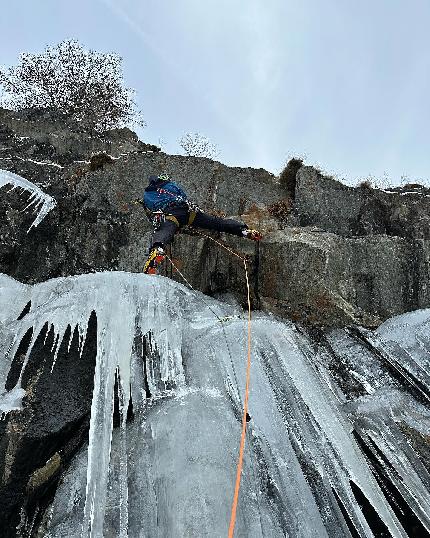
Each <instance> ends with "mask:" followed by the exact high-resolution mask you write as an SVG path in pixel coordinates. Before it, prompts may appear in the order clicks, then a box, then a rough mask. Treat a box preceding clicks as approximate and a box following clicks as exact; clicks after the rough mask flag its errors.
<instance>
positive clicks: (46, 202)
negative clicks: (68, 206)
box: [0, 170, 56, 232]
mask: <svg viewBox="0 0 430 538" xmlns="http://www.w3.org/2000/svg"><path fill="white" fill-rule="evenodd" d="M6 185H11V189H10V190H14V189H21V190H22V191H27V192H29V193H30V197H29V199H28V204H27V206H26V207H25V209H24V210H27V209H30V208H31V209H33V211H35V212H37V215H36V218H35V219H34V221H33V223H32V224H31V226H30V228H29V229H28V230H27V231H28V232H29V231H30V230H31V229H32V228H33V227H34V228H35V227H36V226H38V225H39V224H40V223H41V222H42V220H43V219H44V218H45V217H46V215H47V214H48V213H49V212H50V211H51V209H53V208H54V207H55V206H56V201H55V200H54V198H52V196H49V194H46V193H45V192H43V191H42V189H40V188H39V187H37V186H36V185H34V183H31V181H28V180H27V179H25V178H23V177H21V176H19V175H18V174H14V173H13V172H9V171H7V170H0V188H1V187H3V186H6Z"/></svg>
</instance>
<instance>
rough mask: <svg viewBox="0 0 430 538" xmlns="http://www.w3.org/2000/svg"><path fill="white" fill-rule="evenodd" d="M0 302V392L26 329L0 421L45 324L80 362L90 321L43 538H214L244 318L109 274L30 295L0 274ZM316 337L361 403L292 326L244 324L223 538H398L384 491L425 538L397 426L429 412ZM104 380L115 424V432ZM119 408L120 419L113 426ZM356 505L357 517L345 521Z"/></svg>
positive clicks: (417, 467)
mask: <svg viewBox="0 0 430 538" xmlns="http://www.w3.org/2000/svg"><path fill="white" fill-rule="evenodd" d="M0 291H1V292H2V293H1V295H0V302H1V303H0V306H1V307H2V308H1V311H0V312H1V318H0V323H1V325H0V328H2V331H1V332H0V337H1V339H2V340H3V341H2V342H1V344H2V345H1V349H2V350H7V351H6V353H4V354H3V356H1V357H0V360H1V363H0V364H1V368H2V376H3V379H4V378H5V377H6V375H7V371H8V368H9V366H10V363H11V360H12V358H13V357H14V354H15V352H16V350H17V349H18V346H19V343H20V341H21V339H22V338H23V336H24V335H25V334H26V332H27V330H28V329H29V328H30V327H33V329H34V330H33V337H32V341H31V343H30V346H29V350H28V351H27V355H26V358H25V360H24V363H23V366H22V371H21V375H20V377H19V380H18V382H17V384H16V386H15V388H14V389H12V391H9V392H8V393H6V394H4V395H3V399H2V409H3V410H4V411H7V410H8V409H10V408H11V404H10V401H9V400H10V399H11V398H12V400H13V404H14V405H13V407H14V408H16V407H17V405H16V397H17V395H18V396H19V394H20V392H19V391H22V388H21V379H22V374H23V371H24V369H25V367H26V365H27V362H28V360H29V357H30V352H31V348H32V346H33V344H34V342H35V340H36V338H37V335H38V334H39V333H40V331H41V330H42V328H43V327H44V326H45V324H46V323H48V324H49V326H51V327H52V328H53V329H54V331H55V333H56V335H57V338H56V339H54V342H55V347H56V348H57V349H58V346H59V345H60V343H61V341H62V339H63V337H64V334H65V332H66V329H67V327H68V325H70V326H71V328H72V333H73V328H74V327H77V328H78V331H79V334H80V346H81V349H82V348H83V345H84V342H85V339H86V334H87V324H88V320H89V318H90V315H91V313H92V312H95V314H96V316H97V357H96V367H95V377H94V392H93V399H92V408H91V422H90V433H89V444H88V450H87V456H86V457H85V455H84V453H83V452H81V453H80V454H79V455H78V456H77V458H76V459H75V461H74V462H73V463H72V465H71V467H70V469H69V470H68V472H67V474H66V476H65V477H64V479H63V481H62V483H61V484H60V486H59V489H58V491H57V494H56V497H55V499H54V502H53V504H52V506H51V508H50V516H49V525H48V529H47V531H46V534H45V536H46V537H47V538H59V537H63V536H79V535H81V536H91V537H100V536H106V537H110V536H112V537H117V536H118V537H126V536H130V537H134V536H141V537H148V538H149V537H156V536H160V537H161V536H163V537H164V536H166V537H170V536H172V537H173V536H175V537H176V536H196V537H197V536H199V537H203V536H217V537H218V536H226V535H227V529H228V522H229V516H230V506H231V501H232V498H233V488H234V480H235V472H236V463H237V454H238V446H239V439H240V427H241V424H240V417H241V412H242V411H241V410H242V408H243V402H242V398H243V391H244V381H245V368H246V342H247V332H246V317H245V316H242V313H241V312H240V310H239V309H238V307H236V306H231V305H226V304H223V303H220V302H218V301H215V300H213V299H210V298H208V297H205V296H204V295H202V294H198V293H193V292H191V291H190V290H188V289H187V288H185V287H184V286H182V285H180V284H177V283H175V282H173V281H171V280H168V279H165V278H163V277H153V276H146V275H141V274H131V273H121V272H117V273H115V272H104V273H96V274H91V275H82V276H77V277H68V278H59V279H54V280H50V281H47V282H45V283H42V284H37V285H34V286H23V285H21V284H19V283H17V282H16V281H14V280H13V279H10V278H8V277H5V276H2V277H1V279H0ZM29 301H31V307H30V310H29V312H28V314H27V315H25V316H24V317H22V319H20V320H19V321H17V313H19V312H20V311H22V309H23V308H24V307H25V305H26V304H27V303H28V302H29ZM417 328H421V324H419V323H417V324H416V327H415V329H417ZM329 339H330V346H331V349H337V352H338V354H339V357H342V356H348V360H349V361H350V362H349V366H350V367H351V369H352V370H353V371H354V379H355V380H357V379H362V380H363V385H362V389H363V394H362V396H360V397H358V398H356V399H352V398H351V397H350V396H349V395H348V394H346V393H345V392H343V391H342V387H341V385H336V383H335V382H334V380H333V378H332V377H330V372H329V369H328V368H327V362H326V360H325V359H326V357H324V356H323V355H322V354H321V352H316V351H315V347H314V346H313V344H312V341H311V339H310V338H309V337H308V336H307V335H306V334H305V333H303V332H300V331H298V329H297V328H296V327H295V326H294V325H293V324H292V323H289V322H281V321H278V320H276V319H274V318H272V317H270V316H266V315H262V314H260V315H255V316H254V319H253V321H252V342H253V343H252V373H251V393H250V401H249V412H250V415H251V421H250V422H249V425H248V437H247V442H246V450H245V464H244V470H243V478H242V485H241V493H240V502H239V508H238V519H237V524H236V534H235V535H236V536H247V537H262V536H271V537H283V536H286V535H288V536H295V537H309V536H318V537H320V536H321V537H322V536H330V537H339V538H340V537H344V536H349V535H350V533H352V532H353V531H352V529H354V532H355V535H358V536H365V537H370V536H373V535H374V534H375V528H376V527H377V528H378V529H380V528H383V529H385V532H386V533H387V534H390V535H392V536H394V537H402V536H407V532H406V530H405V528H404V525H405V522H404V521H403V520H402V514H404V513H405V510H406V509H403V512H402V511H399V510H398V509H397V508H398V502H397V499H396V502H397V504H396V502H394V503H393V502H392V491H391V490H390V487H391V486H389V484H391V485H392V490H393V491H394V490H395V491H396V492H398V494H399V495H400V497H401V498H402V499H403V500H404V501H405V503H406V506H407V507H408V509H409V510H410V511H411V513H412V514H413V515H414V517H415V518H416V519H417V525H418V527H417V528H418V529H420V530H424V532H425V530H426V529H427V531H429V529H430V495H429V490H428V485H429V484H430V479H429V475H428V472H427V470H426V469H425V468H424V466H423V465H422V463H421V462H420V461H419V458H418V457H417V455H416V454H415V452H414V451H413V450H412V448H411V447H410V446H409V445H408V443H407V442H406V440H405V438H404V437H403V436H402V433H401V431H400V429H399V426H398V423H399V422H400V421H401V420H403V419H404V415H408V416H410V417H412V419H413V420H416V421H420V422H421V424H422V426H421V427H422V428H423V430H425V429H426V428H428V431H429V432H430V418H429V412H428V409H427V408H426V407H424V406H422V405H421V404H420V403H419V402H417V401H415V400H414V399H413V397H412V396H410V395H409V394H407V393H405V392H404V391H402V390H401V387H399V386H398V384H396V381H395V380H394V379H393V378H391V377H390V375H389V374H388V373H387V372H386V371H385V370H384V369H383V368H382V366H381V364H379V363H378V361H375V360H372V357H373V356H372V354H371V352H370V351H369V349H368V346H367V347H365V346H362V345H361V343H360V342H359V341H358V340H357V339H354V338H353V336H351V335H348V334H347V333H346V332H345V331H334V332H333V333H332V334H331V335H329ZM347 350H348V351H347ZM417 360H418V361H420V360H421V358H418V359H417ZM52 368H55V353H54V361H53V364H52ZM116 372H117V373H118V376H119V380H120V383H119V387H120V388H119V399H120V416H121V425H120V428H117V429H115V430H114V429H113V427H112V414H113V401H114V383H115V375H116ZM355 382H357V381H355ZM14 391H15V392H14ZM3 392H4V391H3ZM148 393H149V394H150V396H148ZM130 397H131V399H132V402H133V410H134V419H133V421H132V422H128V423H127V421H126V419H127V409H128V404H129V400H130ZM406 409H407V413H406V411H405V410H406ZM426 431H427V430H426ZM372 454H373V455H372ZM85 469H86V470H85ZM363 499H364V500H365V501H366V502H367V504H368V505H370V507H371V508H372V509H371V510H370V511H369V510H365V509H364V508H363V509H362V508H360V505H361V506H363ZM366 502H365V503H364V505H366ZM372 510H373V512H372ZM369 514H370V515H369ZM372 514H373V515H372ZM374 514H376V515H374ZM375 525H376V527H375Z"/></svg>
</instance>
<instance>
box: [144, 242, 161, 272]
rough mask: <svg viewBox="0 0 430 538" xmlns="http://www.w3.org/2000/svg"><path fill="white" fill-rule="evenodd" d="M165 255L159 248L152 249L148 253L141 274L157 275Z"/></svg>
mask: <svg viewBox="0 0 430 538" xmlns="http://www.w3.org/2000/svg"><path fill="white" fill-rule="evenodd" d="M165 257H166V253H165V252H164V250H163V249H162V248H161V247H154V248H152V249H151V252H150V253H149V256H148V259H147V260H146V262H145V265H144V266H143V272H144V273H146V274H147V275H157V274H158V267H159V266H160V264H161V263H162V262H163V261H164V258H165Z"/></svg>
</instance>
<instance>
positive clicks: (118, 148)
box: [0, 110, 430, 326]
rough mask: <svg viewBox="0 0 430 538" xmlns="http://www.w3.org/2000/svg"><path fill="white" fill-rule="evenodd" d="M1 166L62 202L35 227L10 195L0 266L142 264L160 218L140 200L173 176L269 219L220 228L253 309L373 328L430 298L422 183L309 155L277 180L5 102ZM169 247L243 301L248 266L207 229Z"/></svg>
mask: <svg viewBox="0 0 430 538" xmlns="http://www.w3.org/2000/svg"><path fill="white" fill-rule="evenodd" d="M105 154H107V155H105ZM0 163H1V167H2V168H3V169H6V170H10V171H13V172H16V173H18V174H20V175H22V176H23V177H25V178H27V179H29V180H31V181H33V182H35V183H36V184H38V185H41V186H43V187H44V189H45V190H46V192H48V193H49V194H51V195H52V196H53V197H54V198H55V199H56V200H57V204H58V205H57V208H56V209H55V211H53V212H52V213H51V214H50V215H49V216H48V218H46V219H45V221H44V222H43V223H42V225H41V226H40V227H39V228H37V229H34V230H32V231H31V232H30V233H29V234H26V230H27V228H28V226H27V221H28V220H29V219H30V218H31V215H29V214H25V213H21V211H20V210H21V209H22V208H23V203H24V202H23V200H19V199H18V195H17V194H15V193H6V192H3V193H2V196H1V199H0V204H1V205H0V210H1V213H2V215H4V218H3V219H2V220H1V223H0V237H1V245H0V249H1V250H0V271H2V272H4V273H6V274H8V275H11V276H13V277H15V278H17V279H19V280H21V281H23V282H29V283H33V282H40V281H44V280H46V279H48V278H52V277H57V276H64V275H72V274H80V273H84V272H88V271H94V270H112V269H114V270H126V271H133V272H139V271H141V269H142V263H143V260H144V257H145V252H146V249H147V247H148V243H149V238H150V226H149V224H148V222H147V221H146V218H145V215H144V213H143V211H142V209H141V208H140V207H139V206H135V205H133V204H132V203H131V201H132V200H133V199H136V198H138V197H139V196H141V194H142V191H143V189H144V187H145V186H146V182H147V177H148V175H150V174H156V173H160V172H167V173H168V174H169V175H171V176H172V177H174V178H176V179H177V180H178V181H180V182H181V184H183V185H184V187H185V189H186V190H187V192H188V193H189V195H190V197H191V198H192V199H194V200H195V201H196V202H197V203H198V204H199V206H200V207H201V208H203V209H204V210H206V211H215V212H220V213H221V214H224V215H228V216H236V217H238V218H240V219H242V220H243V221H245V222H247V223H248V224H249V225H252V226H257V227H259V228H261V229H262V231H263V233H264V235H265V239H264V241H263V242H262V243H261V244H260V245H259V246H258V247H256V246H255V245H254V244H250V243H249V242H246V241H243V240H238V239H237V238H229V237H224V238H223V240H224V241H226V242H227V243H228V244H229V245H230V246H232V247H234V248H235V249H236V250H238V251H240V252H242V253H244V254H246V255H247V256H249V258H250V260H251V261H252V263H251V266H252V287H253V301H254V305H255V306H257V307H259V308H263V309H265V310H269V311H273V312H275V313H276V314H278V315H281V316H283V317H289V318H291V319H294V320H300V321H303V322H307V323H311V324H328V325H339V324H340V325H342V324H345V323H349V322H359V323H361V324H363V325H367V326H376V325H378V324H379V323H380V322H381V321H383V320H384V319H386V318H388V317H390V316H392V315H395V314H399V313H402V312H406V311H410V310H413V309H416V308H422V307H426V306H429V304H430V296H429V293H430V291H429V286H428V282H429V271H428V264H429V261H428V258H429V219H430V203H429V193H428V192H427V190H426V189H424V188H422V189H419V188H418V189H417V188H415V189H413V190H411V191H410V192H409V191H408V190H404V191H400V192H396V191H391V192H389V191H381V190H377V189H371V188H369V187H367V186H363V187H358V188H351V187H347V186H345V185H343V184H342V183H340V182H338V181H335V180H333V179H331V178H329V177H325V176H324V175H323V174H321V173H320V172H319V171H318V170H315V169H314V168H312V167H307V166H302V165H301V163H300V162H298V165H296V166H295V167H292V172H291V173H290V174H289V175H288V177H286V176H287V175H285V174H284V175H281V177H280V178H276V177H274V176H273V175H272V174H270V173H268V172H266V171H265V170H262V169H260V170H255V169H252V168H231V167H227V166H224V165H222V164H221V163H219V162H215V161H211V160H209V159H205V158H193V157H182V156H178V155H167V154H165V153H163V152H161V151H159V148H157V147H155V146H152V145H148V144H145V143H143V142H141V141H139V140H138V138H137V137H136V135H135V134H134V133H133V132H131V131H130V130H128V129H121V130H114V131H111V132H107V133H104V134H103V135H100V134H98V133H89V132H86V131H83V130H80V128H79V125H76V124H70V122H67V121H65V120H64V119H63V118H61V117H58V116H54V117H53V115H52V114H47V113H41V112H37V111H27V112H25V113H24V112H21V113H19V114H18V113H16V112H11V111H7V110H0ZM171 255H172V257H173V259H174V260H175V261H176V263H177V266H178V267H179V268H180V269H181V272H183V274H184V276H186V278H187V279H188V280H189V282H190V283H191V284H192V285H193V286H194V287H195V288H196V289H199V290H202V291H204V292H206V293H210V294H217V293H226V292H233V293H234V294H236V296H237V297H238V298H239V299H241V300H243V298H244V285H243V284H244V279H243V274H242V266H241V265H240V264H239V265H238V264H237V263H236V262H235V260H234V259H231V258H229V257H228V255H226V252H225V251H222V250H220V249H219V248H217V247H214V245H213V244H212V243H211V244H209V243H208V240H207V239H205V238H202V237H199V236H197V237H189V236H187V234H186V232H185V233H182V234H179V235H178V236H177V238H176V240H175V243H174V245H173V247H172V253H171ZM166 271H168V273H169V275H170V276H172V277H173V278H175V279H180V278H181V277H180V276H179V275H177V274H175V272H172V271H171V268H170V267H166ZM166 274H167V273H166Z"/></svg>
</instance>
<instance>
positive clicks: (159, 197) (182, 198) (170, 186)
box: [143, 176, 187, 211]
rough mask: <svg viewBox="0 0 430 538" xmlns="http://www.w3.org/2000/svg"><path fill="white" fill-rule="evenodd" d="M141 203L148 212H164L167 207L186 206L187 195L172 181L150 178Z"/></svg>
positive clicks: (155, 177)
mask: <svg viewBox="0 0 430 538" xmlns="http://www.w3.org/2000/svg"><path fill="white" fill-rule="evenodd" d="M143 203H144V205H145V207H146V208H147V209H149V210H150V211H165V210H166V209H167V208H169V207H174V206H181V205H183V204H186V203H187V195H186V194H185V192H184V191H183V190H182V189H181V187H179V185H177V184H176V183H175V182H174V181H170V180H169V179H167V180H166V179H162V178H159V177H157V176H150V177H149V185H148V186H147V187H146V189H145V192H144V194H143Z"/></svg>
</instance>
